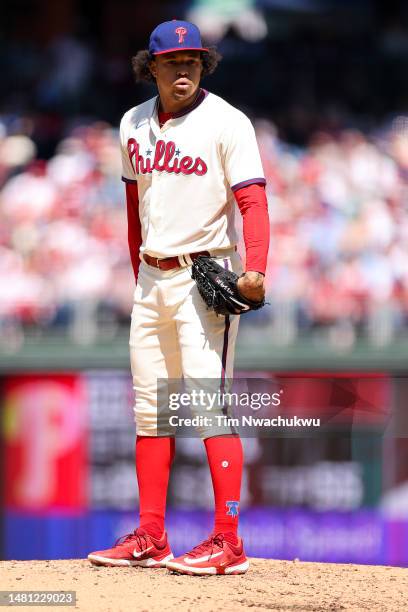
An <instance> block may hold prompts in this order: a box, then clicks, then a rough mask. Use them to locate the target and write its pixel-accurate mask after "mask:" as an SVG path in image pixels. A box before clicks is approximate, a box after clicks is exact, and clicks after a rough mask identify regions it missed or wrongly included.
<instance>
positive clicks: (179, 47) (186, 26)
mask: <svg viewBox="0 0 408 612" xmlns="http://www.w3.org/2000/svg"><path fill="white" fill-rule="evenodd" d="M149 51H150V53H151V54H152V55H161V54H162V53H171V52H172V51H208V49H206V48H205V47H203V45H202V42H201V34H200V30H199V29H198V28H197V26H196V25H194V23H190V22H189V21H179V20H178V19H173V21H165V22H164V23H161V24H159V25H158V26H157V27H156V28H155V29H154V30H153V32H152V33H151V35H150V41H149Z"/></svg>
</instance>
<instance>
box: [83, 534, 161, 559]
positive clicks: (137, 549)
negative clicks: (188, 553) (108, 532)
mask: <svg viewBox="0 0 408 612" xmlns="http://www.w3.org/2000/svg"><path fill="white" fill-rule="evenodd" d="M88 559H89V560H90V562H91V563H92V564H93V565H106V566H107V567H116V566H126V567H128V566H135V565H137V566H139V567H152V568H155V567H166V562H167V561H170V559H173V554H172V552H171V550H170V546H169V544H168V542H167V534H166V532H164V533H163V535H162V537H161V539H156V538H153V537H152V536H151V535H149V534H148V533H147V531H145V530H144V529H142V528H140V527H139V528H138V529H135V531H134V532H133V533H129V534H128V535H125V536H123V537H121V538H119V539H118V540H116V542H115V545H114V546H113V547H112V548H108V549H107V550H98V551H96V552H93V553H91V554H90V555H88Z"/></svg>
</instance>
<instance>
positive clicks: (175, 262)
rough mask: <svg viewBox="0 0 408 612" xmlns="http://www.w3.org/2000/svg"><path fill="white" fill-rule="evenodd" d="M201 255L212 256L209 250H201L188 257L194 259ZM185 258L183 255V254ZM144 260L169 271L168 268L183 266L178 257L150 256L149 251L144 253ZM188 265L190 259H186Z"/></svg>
mask: <svg viewBox="0 0 408 612" xmlns="http://www.w3.org/2000/svg"><path fill="white" fill-rule="evenodd" d="M199 255H205V256H206V257H209V256H210V253H209V252H208V251H199V252H198V253H189V255H188V257H190V258H191V259H192V261H194V259H196V258H197V257H198V256H199ZM181 259H183V256H181ZM143 260H144V261H145V262H146V263H147V264H148V265H149V266H152V267H153V268H158V269H159V270H163V271H167V270H175V269H176V268H181V267H182V266H181V264H180V261H179V258H178V257H164V258H163V259H160V258H158V257H150V255H148V254H147V253H143ZM185 262H186V266H187V265H188V261H186V260H185Z"/></svg>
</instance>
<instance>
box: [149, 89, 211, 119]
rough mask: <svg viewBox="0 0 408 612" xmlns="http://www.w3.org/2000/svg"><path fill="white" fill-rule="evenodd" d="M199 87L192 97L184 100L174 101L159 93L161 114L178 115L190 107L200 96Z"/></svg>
mask: <svg viewBox="0 0 408 612" xmlns="http://www.w3.org/2000/svg"><path fill="white" fill-rule="evenodd" d="M200 91H201V89H200V87H198V88H197V90H196V91H195V92H194V93H193V95H192V96H190V97H189V98H186V99H185V100H174V99H173V98H166V97H165V96H162V95H161V94H160V92H159V110H160V111H162V112H163V113H180V112H181V111H183V110H185V109H187V108H188V107H189V106H192V105H193V104H194V102H195V101H196V100H197V98H198V96H199V95H200Z"/></svg>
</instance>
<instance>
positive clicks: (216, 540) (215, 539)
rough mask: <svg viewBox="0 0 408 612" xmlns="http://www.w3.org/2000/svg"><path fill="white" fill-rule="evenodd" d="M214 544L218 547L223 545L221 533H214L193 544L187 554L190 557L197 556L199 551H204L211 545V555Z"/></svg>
mask: <svg viewBox="0 0 408 612" xmlns="http://www.w3.org/2000/svg"><path fill="white" fill-rule="evenodd" d="M215 546H219V548H223V547H224V535H223V534H222V533H216V534H215V535H213V536H210V537H209V538H208V539H207V540H204V542H201V544H198V545H197V546H194V548H193V550H191V551H190V552H189V553H188V554H189V556H190V557H198V556H199V555H200V554H201V553H203V552H205V551H206V550H207V549H208V548H209V547H211V552H210V556H211V555H212V554H213V550H214V547H215Z"/></svg>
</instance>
